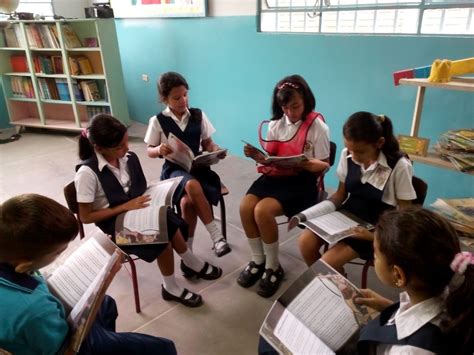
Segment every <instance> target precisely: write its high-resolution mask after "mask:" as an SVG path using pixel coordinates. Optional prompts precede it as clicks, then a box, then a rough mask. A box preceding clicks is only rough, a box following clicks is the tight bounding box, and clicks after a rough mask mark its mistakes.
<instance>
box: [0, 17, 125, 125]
mask: <svg viewBox="0 0 474 355" xmlns="http://www.w3.org/2000/svg"><path fill="white" fill-rule="evenodd" d="M0 74H1V76H2V78H1V79H2V86H3V92H4V96H5V100H6V102H7V109H8V114H9V117H10V123H11V124H12V125H18V126H35V127H43V128H52V129H66V130H77V131H78V130H81V129H82V128H83V127H85V126H86V125H87V123H88V121H89V119H90V117H92V116H93V115H94V114H97V113H101V112H107V113H111V114H113V115H114V116H116V117H117V118H118V119H120V120H121V121H122V122H124V123H125V124H127V125H128V124H129V120H130V118H129V113H128V107H127V99H126V94H125V89H124V83H123V76H122V68H121V63H120V54H119V50H118V44H117V38H116V33H115V23H114V21H113V19H86V20H67V21H9V22H8V26H7V27H6V28H4V29H1V30H0ZM21 87H24V89H23V90H19V88H21ZM22 91H24V92H22Z"/></svg>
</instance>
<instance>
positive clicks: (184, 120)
mask: <svg viewBox="0 0 474 355" xmlns="http://www.w3.org/2000/svg"><path fill="white" fill-rule="evenodd" d="M215 131H216V130H215V129H214V127H213V126H212V124H211V122H210V121H209V119H208V118H207V116H206V114H205V113H204V112H203V111H201V110H199V109H196V108H190V109H187V110H186V113H185V114H184V115H183V117H181V119H178V118H177V117H176V115H175V114H174V113H173V112H172V111H171V109H170V108H169V107H166V109H165V110H163V111H162V112H161V113H158V114H157V115H155V116H153V117H151V118H150V120H149V124H148V129H147V132H146V135H145V139H144V141H145V143H147V144H148V145H150V146H158V145H160V144H161V143H166V142H167V140H168V136H169V134H170V133H173V134H174V135H175V136H176V137H178V138H179V139H180V140H181V141H183V142H184V143H185V144H186V145H187V146H188V147H189V148H191V150H192V152H193V154H194V156H197V155H199V154H200V149H201V142H202V141H203V140H206V139H209V138H210V137H211V135H212V134H213V133H214V132H215ZM165 158H166V157H165ZM177 176H182V177H183V179H182V180H181V183H180V184H179V186H178V187H177V189H176V192H175V195H174V203H175V205H176V206H177V207H178V209H179V201H180V200H181V198H182V197H183V195H185V194H186V191H185V189H184V187H185V186H186V183H187V182H188V181H189V180H191V179H196V180H198V181H199V183H200V184H201V187H202V189H203V191H204V195H205V196H206V198H207V200H208V201H209V202H210V203H211V204H213V205H215V206H217V204H218V202H219V198H220V195H221V181H220V178H219V176H218V175H217V174H216V173H215V172H214V171H212V170H211V168H210V167H208V166H206V167H199V168H196V169H192V170H191V171H190V172H189V173H188V172H187V171H185V170H184V169H183V168H182V167H181V166H179V165H177V164H175V163H173V162H171V161H169V160H165V163H164V164H163V170H162V171H161V180H166V179H169V178H173V177H177Z"/></svg>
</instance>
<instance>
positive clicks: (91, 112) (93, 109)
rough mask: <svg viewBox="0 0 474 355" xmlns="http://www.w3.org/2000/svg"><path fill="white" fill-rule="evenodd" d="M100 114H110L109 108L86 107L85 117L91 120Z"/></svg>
mask: <svg viewBox="0 0 474 355" xmlns="http://www.w3.org/2000/svg"><path fill="white" fill-rule="evenodd" d="M100 113H110V107H109V106H87V117H89V119H91V118H92V117H94V116H95V115H98V114H100Z"/></svg>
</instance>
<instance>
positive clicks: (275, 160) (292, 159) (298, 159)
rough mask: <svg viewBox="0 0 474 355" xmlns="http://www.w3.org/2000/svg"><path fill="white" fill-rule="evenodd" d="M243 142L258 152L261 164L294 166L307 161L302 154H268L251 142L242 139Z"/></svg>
mask: <svg viewBox="0 0 474 355" xmlns="http://www.w3.org/2000/svg"><path fill="white" fill-rule="evenodd" d="M242 142H243V143H245V144H246V145H249V146H250V147H251V148H252V149H254V150H256V151H257V152H258V153H260V154H261V155H262V156H263V158H264V160H263V161H262V162H260V164H261V165H268V166H275V167H279V168H296V167H298V166H300V165H301V163H304V162H307V161H308V158H307V157H306V156H305V155H304V154H298V155H291V156H285V157H281V156H273V155H268V153H267V152H265V151H263V150H261V149H259V148H257V147H256V146H254V145H253V144H250V143H249V142H246V141H244V140H242Z"/></svg>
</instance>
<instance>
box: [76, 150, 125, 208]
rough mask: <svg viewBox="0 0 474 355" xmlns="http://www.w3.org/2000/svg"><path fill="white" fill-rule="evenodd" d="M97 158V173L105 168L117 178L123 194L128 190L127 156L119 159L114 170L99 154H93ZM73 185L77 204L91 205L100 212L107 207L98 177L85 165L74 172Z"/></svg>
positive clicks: (107, 201)
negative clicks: (117, 165)
mask: <svg viewBox="0 0 474 355" xmlns="http://www.w3.org/2000/svg"><path fill="white" fill-rule="evenodd" d="M95 154H96V156H97V161H98V166H99V171H102V169H104V167H105V166H107V167H108V168H109V169H110V171H112V174H114V176H115V177H116V178H117V180H118V181H119V182H120V185H122V187H123V189H124V191H125V193H128V190H129V189H130V184H131V180H130V174H129V172H128V166H127V161H128V154H126V155H125V156H124V157H123V158H119V167H118V168H116V167H114V166H112V165H110V164H109V163H108V162H107V160H105V158H104V157H103V156H102V154H100V153H95ZM74 185H75V186H76V191H77V202H79V203H93V210H94V211H97V210H101V209H103V208H107V207H109V200H107V197H106V196H105V192H104V189H103V188H102V185H101V184H100V181H99V177H98V176H97V175H96V174H95V172H94V171H93V170H92V169H91V168H89V167H88V166H86V165H82V166H81V167H80V168H79V170H78V171H77V172H76V176H75V177H74Z"/></svg>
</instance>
